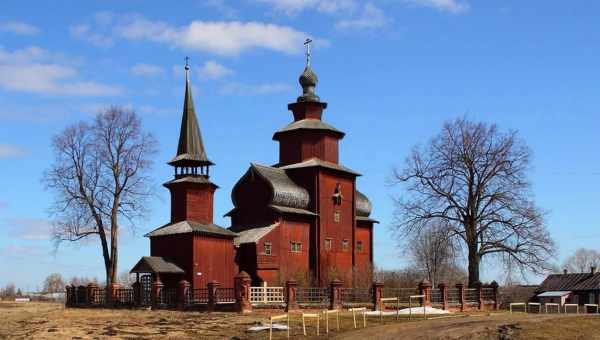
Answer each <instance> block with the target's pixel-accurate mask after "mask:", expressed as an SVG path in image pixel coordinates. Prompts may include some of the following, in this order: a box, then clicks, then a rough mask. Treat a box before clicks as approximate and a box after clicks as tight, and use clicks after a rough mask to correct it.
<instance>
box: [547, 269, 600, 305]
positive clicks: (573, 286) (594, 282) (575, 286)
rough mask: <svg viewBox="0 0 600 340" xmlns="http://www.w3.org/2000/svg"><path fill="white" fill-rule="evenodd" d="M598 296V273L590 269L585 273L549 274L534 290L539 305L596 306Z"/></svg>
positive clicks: (599, 287) (599, 289)
mask: <svg viewBox="0 0 600 340" xmlns="http://www.w3.org/2000/svg"><path fill="white" fill-rule="evenodd" d="M599 296H600V272H597V271H596V268H595V267H592V268H591V269H590V271H589V272H587V273H568V272H567V271H566V270H565V271H564V273H563V274H551V275H548V277H546V279H545V280H544V281H543V282H542V283H541V284H540V286H539V288H538V289H537V290H536V299H537V300H538V301H539V302H541V303H559V304H560V305H561V306H562V305H564V304H565V303H572V304H578V305H584V304H598V301H599V300H598V299H599Z"/></svg>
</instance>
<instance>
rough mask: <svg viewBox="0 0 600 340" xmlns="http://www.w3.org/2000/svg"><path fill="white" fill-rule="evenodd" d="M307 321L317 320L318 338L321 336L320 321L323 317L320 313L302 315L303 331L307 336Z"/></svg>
mask: <svg viewBox="0 0 600 340" xmlns="http://www.w3.org/2000/svg"><path fill="white" fill-rule="evenodd" d="M305 319H317V336H319V320H320V319H321V315H320V314H319V313H302V331H303V332H304V336H306V322H305Z"/></svg>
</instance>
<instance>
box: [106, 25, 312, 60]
mask: <svg viewBox="0 0 600 340" xmlns="http://www.w3.org/2000/svg"><path fill="white" fill-rule="evenodd" d="M117 34H118V35H119V36H121V37H123V38H126V39H131V40H148V41H154V42H159V43H165V44H168V45H171V46H174V47H179V48H184V49H190V50H198V51H204V52H211V53H216V54H220V55H238V54H240V53H242V52H245V51H247V50H250V49H254V48H262V49H267V50H272V51H276V52H282V53H295V52H298V51H301V47H302V41H303V40H304V39H305V38H306V37H307V36H308V34H306V33H303V32H300V31H297V30H295V29H293V28H291V27H288V26H280V25H275V24H267V23H261V22H240V21H192V22H191V23H190V24H189V25H187V26H182V27H173V26H170V25H168V24H166V23H164V22H161V21H151V20H147V19H145V18H142V17H136V18H135V19H133V20H131V21H129V22H127V23H125V24H123V25H120V26H119V27H118V28H117Z"/></svg>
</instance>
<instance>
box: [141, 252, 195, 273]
mask: <svg viewBox="0 0 600 340" xmlns="http://www.w3.org/2000/svg"><path fill="white" fill-rule="evenodd" d="M129 272H130V273H161V274H163V273H164V274H184V273H185V271H184V270H183V269H181V268H179V266H177V265H176V264H175V263H173V262H171V261H169V260H167V259H165V258H164V257H160V256H144V257H142V258H141V259H140V260H139V261H138V263H136V265H135V266H133V268H132V269H131V270H130V271H129Z"/></svg>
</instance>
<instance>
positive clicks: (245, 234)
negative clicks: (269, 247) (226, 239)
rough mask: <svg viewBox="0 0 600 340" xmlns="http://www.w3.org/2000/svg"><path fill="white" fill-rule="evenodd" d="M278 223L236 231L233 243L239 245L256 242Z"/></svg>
mask: <svg viewBox="0 0 600 340" xmlns="http://www.w3.org/2000/svg"><path fill="white" fill-rule="evenodd" d="M278 225H279V223H274V224H271V225H268V226H265V227H255V228H251V229H247V230H244V231H241V232H239V233H238V236H237V237H236V238H234V239H233V244H235V245H236V246H239V245H240V244H246V243H256V242H258V241H259V240H260V239H261V238H263V237H265V236H266V235H267V234H268V233H270V232H271V231H272V230H273V229H275V228H277V226H278Z"/></svg>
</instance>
